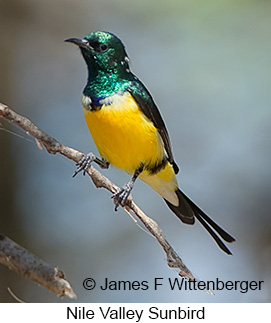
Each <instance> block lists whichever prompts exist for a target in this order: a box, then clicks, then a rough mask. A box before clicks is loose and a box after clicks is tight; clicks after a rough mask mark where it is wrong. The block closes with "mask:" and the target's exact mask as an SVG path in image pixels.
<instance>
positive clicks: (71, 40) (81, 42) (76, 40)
mask: <svg viewBox="0 0 271 323" xmlns="http://www.w3.org/2000/svg"><path fill="white" fill-rule="evenodd" d="M64 41H65V42H67V43H73V44H75V45H77V46H78V47H80V48H85V49H93V48H92V47H91V46H90V45H89V42H88V41H87V40H86V39H85V38H82V39H80V38H69V39H66V40H64Z"/></svg>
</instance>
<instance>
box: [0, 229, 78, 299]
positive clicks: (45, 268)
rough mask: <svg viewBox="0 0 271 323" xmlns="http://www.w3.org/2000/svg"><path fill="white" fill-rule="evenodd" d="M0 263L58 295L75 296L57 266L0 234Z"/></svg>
mask: <svg viewBox="0 0 271 323" xmlns="http://www.w3.org/2000/svg"><path fill="white" fill-rule="evenodd" d="M0 263H2V264H3V265H6V266H7V267H9V268H10V269H12V270H14V271H17V272H18V273H20V274H21V275H23V276H24V277H26V278H29V279H31V280H33V281H34V282H36V283H38V284H40V285H42V286H44V287H46V288H47V289H49V290H51V291H52V292H54V293H56V294H57V295H58V296H60V297H62V296H68V297H70V298H76V295H75V293H74V291H73V290H72V287H71V285H70V283H69V282H68V281H67V280H66V279H65V277H64V274H63V272H62V271H61V270H59V269H58V268H57V267H53V266H51V265H49V264H47V263H46V262H44V261H43V260H41V259H39V258H38V257H36V256H35V255H33V254H32V253H31V252H29V251H28V250H26V249H24V248H23V247H21V246H19V245H18V244H17V243H16V242H14V241H13V240H11V239H9V238H8V237H6V236H4V235H2V234H0Z"/></svg>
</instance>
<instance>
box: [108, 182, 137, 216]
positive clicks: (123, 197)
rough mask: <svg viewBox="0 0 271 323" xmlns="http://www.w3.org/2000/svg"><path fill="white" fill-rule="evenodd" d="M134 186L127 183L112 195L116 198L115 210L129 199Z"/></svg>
mask: <svg viewBox="0 0 271 323" xmlns="http://www.w3.org/2000/svg"><path fill="white" fill-rule="evenodd" d="M131 190H132V187H131V185H129V183H128V184H125V185H124V186H123V187H121V188H120V189H119V190H118V191H117V192H116V193H114V194H113V195H112V198H113V199H114V200H115V211H117V210H118V207H119V206H120V205H121V206H123V205H124V203H125V202H126V201H127V199H128V197H129V195H130V193H131Z"/></svg>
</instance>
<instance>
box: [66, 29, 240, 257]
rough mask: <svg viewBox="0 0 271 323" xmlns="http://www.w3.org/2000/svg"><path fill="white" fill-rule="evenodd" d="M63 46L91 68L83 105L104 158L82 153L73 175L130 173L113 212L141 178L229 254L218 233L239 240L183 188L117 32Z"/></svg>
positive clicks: (160, 127) (149, 98) (162, 132)
mask: <svg viewBox="0 0 271 323" xmlns="http://www.w3.org/2000/svg"><path fill="white" fill-rule="evenodd" d="M65 42H69V43H73V44H75V45H77V46H78V47H79V49H80V51H81V54H82V56H83V58H84V60H85V63H86V65H87V70H88V79H87V84H86V86H85V88H84V90H83V94H82V98H81V103H82V107H83V112H84V117H85V120H86V123H87V126H88V128H89V131H90V133H91V135H92V138H93V140H94V143H95V145H96V146H97V149H98V151H99V154H100V158H99V157H96V156H95V155H94V154H92V153H89V154H86V155H84V156H83V157H82V159H81V160H80V161H79V163H78V164H77V169H76V171H75V173H74V176H75V175H77V174H78V173H79V172H80V171H83V172H84V173H85V171H86V169H87V168H89V167H90V165H91V163H92V162H96V163H97V164H98V165H99V166H100V167H102V168H108V167H109V165H112V166H115V167H116V168H119V169H121V170H123V171H126V172H127V173H128V174H130V175H131V179H130V181H129V182H128V183H127V184H125V185H123V187H121V188H120V189H118V191H117V192H116V193H115V194H113V197H114V200H115V210H117V209H118V207H119V205H124V204H125V202H126V201H127V199H128V197H129V195H130V193H131V191H132V189H133V187H134V184H135V182H136V179H137V178H139V179H141V180H142V181H143V182H145V183H147V184H148V185H149V186H150V187H151V188H152V189H154V190H155V191H156V192H157V193H158V194H159V195H161V196H162V197H163V199H164V201H165V202H166V204H167V205H168V207H169V208H170V209H171V211H173V213H175V215H176V216H177V217H178V218H179V219H180V220H181V221H182V222H183V223H186V224H190V225H191V224H194V222H195V218H196V219H197V220H198V221H199V222H200V223H201V224H202V225H203V227H204V228H205V229H206V230H207V231H208V232H209V234H210V235H211V236H212V237H213V239H214V240H215V242H216V243H217V245H218V246H219V247H220V248H221V249H222V250H223V251H224V252H225V253H226V254H228V255H231V254H232V253H231V251H230V250H229V249H228V247H227V246H226V245H225V244H224V243H223V242H222V240H221V239H220V238H219V237H218V235H219V236H220V237H221V238H222V239H223V240H224V241H226V242H233V241H235V239H234V238H233V237H232V236H231V235H230V234H229V233H227V232H226V231H225V230H224V229H222V228H221V227H220V226H219V225H218V224H216V223H215V222H214V221H213V220H212V219H211V218H210V217H209V216H207V214H206V213H204V212H203V211H202V210H201V209H200V208H199V207H198V206H197V205H196V204H195V203H194V202H193V201H192V200H191V199H190V198H189V197H188V196H187V195H185V194H184V193H183V192H182V191H181V189H180V188H179V186H178V182H177V179H176V175H177V174H178V172H179V167H178V166H177V164H176V162H175V160H174V157H173V152H172V146H171V142H170V137H169V133H168V131H167V129H166V125H165V122H164V120H163V118H162V116H161V113H160V112H159V110H158V108H157V105H156V104H155V102H154V100H153V98H152V96H151V94H150V92H149V91H148V90H147V88H146V87H145V86H144V84H143V83H142V82H141V81H140V80H139V79H138V78H137V77H136V76H135V75H134V74H133V73H132V72H131V70H130V59H129V58H128V55H127V53H126V49H125V47H124V45H123V43H122V41H121V40H120V39H119V38H118V37H117V36H115V35H114V34H113V33H110V32H105V31H96V32H91V33H89V34H88V35H86V36H85V37H84V38H69V39H66V40H65ZM214 230H215V231H216V233H215V231H214ZM217 234H218V235H217Z"/></svg>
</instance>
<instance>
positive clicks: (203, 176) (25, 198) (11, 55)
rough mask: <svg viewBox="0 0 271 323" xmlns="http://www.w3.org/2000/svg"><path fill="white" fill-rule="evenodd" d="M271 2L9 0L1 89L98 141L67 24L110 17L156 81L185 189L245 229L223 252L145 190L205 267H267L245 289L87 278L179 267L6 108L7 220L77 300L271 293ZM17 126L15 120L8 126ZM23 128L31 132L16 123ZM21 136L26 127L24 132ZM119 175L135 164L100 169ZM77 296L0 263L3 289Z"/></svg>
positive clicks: (249, 272)
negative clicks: (120, 284) (89, 282)
mask: <svg viewBox="0 0 271 323" xmlns="http://www.w3.org/2000/svg"><path fill="white" fill-rule="evenodd" d="M270 8H271V3H270V1H267V0H266V1H265V0H227V1H226V0H222V1H215V0H212V1H211V0H206V1H200V0H190V1H184V0H175V1H174V0H169V1H158V0H155V1H154V0H149V1H146V0H144V1H143V0H137V1H127V0H126V1H124V0H116V1H109V0H107V1H106V0H88V1H86V0H84V1H83V0H76V1H75V0H74V1H72V0H54V1H53V0H48V1H35V0H13V1H9V0H6V1H4V0H1V1H0V27H1V33H0V37H1V38H0V49H1V51H0V55H1V60H0V71H1V78H0V83H1V84H0V100H1V102H3V103H6V104H8V105H9V106H10V107H12V108H14V109H15V110H16V111H18V112H19V113H21V114H23V115H26V116H28V117H29V118H30V119H31V120H32V121H33V122H35V123H36V124H37V125H38V126H39V127H41V129H43V130H44V131H46V132H48V133H49V134H51V135H52V136H53V137H55V138H57V139H58V140H60V141H61V142H63V143H64V144H66V145H69V146H72V147H74V148H76V149H78V150H81V151H84V152H89V151H92V152H94V153H97V150H96V148H95V146H94V143H93V141H92V139H91V136H90V134H89V132H88V129H87V126H86V124H85V120H84V118H83V113H82V109H81V105H80V98H81V92H82V89H83V87H84V86H85V82H86V77H87V76H86V67H85V63H84V62H83V59H82V57H81V55H80V51H79V50H77V49H76V47H75V46H72V45H70V44H67V43H64V40H65V39H67V38H69V37H83V36H85V35H86V34H88V33H89V32H91V31H96V30H106V31H110V32H113V33H115V34H116V35H118V36H119V37H120V38H121V39H122V40H123V42H124V44H125V45H126V49H127V52H128V55H129V56H130V59H131V69H132V71H133V72H134V73H135V74H136V75H137V76H138V77H139V78H140V79H141V80H142V81H143V83H144V84H145V85H146V86H147V88H148V89H149V90H150V92H151V93H152V95H153V97H154V99H155V101H156V103H157V105H158V106H159V109H160V111H161V113H162V115H163V117H164V119H165V122H166V124H167V128H168V130H169V133H170V136H171V140H172V144H173V150H174V155H175V159H176V161H177V163H178V164H179V166H180V168H181V173H180V174H179V175H178V180H179V184H180V186H181V188H182V189H183V190H184V191H185V192H186V194H188V195H189V196H190V197H191V198H192V199H193V200H194V201H195V202H196V203H197V204H198V205H199V206H201V207H202V208H203V209H204V210H205V211H206V212H207V213H208V214H209V215H210V216H211V217H212V218H213V219H214V220H215V221H217V222H218V223H219V224H220V225H221V226H223V227H224V228H225V229H226V230H227V231H229V232H230V233H231V234H232V235H233V236H235V237H236V239H237V241H236V242H235V243H234V244H232V245H230V248H231V250H232V252H233V254H234V255H233V256H232V257H229V256H226V255H225V254H224V253H222V252H221V251H220V250H219V248H217V246H216V245H215V243H214V242H213V240H212V239H211V237H210V236H209V235H208V234H207V233H206V232H205V230H204V229H203V228H202V227H201V225H200V224H198V223H197V224H196V225H195V226H187V225H184V224H182V223H181V222H180V221H179V220H178V219H177V218H176V217H175V216H174V215H173V214H172V213H171V212H170V211H169V209H168V208H167V206H166V205H165V203H164V202H163V200H162V199H161V198H160V197H159V196H158V195H157V194H156V193H155V192H153V191H152V190H151V189H150V188H148V187H147V186H146V185H145V184H144V183H141V182H137V183H136V185H135V189H134V191H133V197H134V199H135V201H136V202H137V203H138V204H139V205H140V206H141V207H142V209H143V210H144V211H145V212H146V213H147V214H148V215H150V216H151V217H153V218H154V219H156V220H157V221H158V223H159V224H160V226H161V228H162V229H163V232H164V234H165V236H166V238H167V239H168V240H169V241H170V242H171V243H172V245H173V246H174V248H175V249H176V251H177V252H178V253H179V254H180V256H181V257H182V258H183V260H184V262H185V264H186V265H187V266H188V267H189V268H190V269H191V270H192V272H193V273H194V274H195V275H196V277H198V278H199V279H201V280H213V279H215V278H216V277H218V278H219V279H221V280H224V281H226V280H257V281H258V280H264V281H265V283H264V288H263V290H262V291H250V292H248V293H240V292H235V291H222V292H217V293H216V296H214V297H212V296H210V295H209V294H207V293H206V292H202V291H199V292H192V291H187V292H179V291H170V290H169V288H168V287H166V286H164V287H162V288H161V289H160V290H157V291H154V290H153V288H150V289H149V290H147V291H142V290H138V291H102V290H99V289H95V290H93V291H86V290H84V289H83V287H82V282H83V280H84V279H85V278H87V277H92V278H94V279H95V280H96V281H97V284H102V282H103V280H104V278H105V277H107V278H109V279H111V280H130V281H132V280H138V281H142V280H147V281H149V282H150V284H151V282H152V281H153V279H154V277H164V278H165V279H167V278H175V277H177V271H175V270H173V269H170V268H168V267H167V265H166V260H165V256H164V254H163V251H162V250H161V248H160V246H158V244H157V243H156V241H155V240H154V239H153V238H151V237H150V236H149V235H148V234H146V233H145V232H144V231H143V230H141V229H140V228H139V227H138V226H137V225H135V223H134V222H133V221H132V220H131V219H130V217H129V216H127V214H126V213H125V212H124V211H123V210H119V211H118V212H117V213H116V212H114V207H113V205H112V201H111V199H110V195H109V193H108V192H107V191H105V190H97V189H95V188H94V187H93V185H92V183H91V181H90V180H89V178H88V177H83V176H81V175H80V176H77V177H76V178H72V174H73V172H74V170H75V165H74V164H73V163H72V162H71V161H68V160H66V159H65V158H64V157H61V156H50V155H49V154H47V153H46V152H44V151H40V150H39V149H37V146H36V144H35V142H34V140H33V139H32V138H31V137H28V136H27V135H26V134H25V133H23V132H22V131H21V130H20V129H18V128H16V127H15V126H14V125H11V124H9V123H7V122H5V121H3V120H0V228H1V229H0V231H1V232H4V233H5V234H7V235H8V236H9V237H10V238H12V239H13V240H15V241H17V242H18V243H20V244H21V245H23V246H24V247H26V248H28V249H29V250H30V251H32V252H33V253H35V254H37V255H38V256H39V257H41V258H42V259H44V260H45V261H47V262H49V263H51V264H53V265H57V266H59V267H60V268H61V269H62V270H63V271H64V272H65V274H66V276H67V278H68V280H69V281H70V282H71V284H72V286H73V288H74V290H75V292H76V293H77V295H78V299H77V301H79V302H270V301H271V224H270V186H271V185H270V184H271V178H270V177H271V174H270V155H271V154H270V121H271V109H270V102H271V97H270V52H271V43H270V29H271V28H270V27H271V26H270ZM9 131H11V133H10V132H9ZM14 133H16V134H19V135H20V136H17V135H15V134H14ZM21 136H22V137H21ZM102 172H103V173H104V174H105V175H106V176H108V177H109V178H110V179H111V180H113V181H114V182H115V183H116V184H118V185H123V183H125V182H127V180H128V179H129V176H128V175H127V174H125V173H122V172H121V171H119V170H116V169H113V168H110V170H104V171H102ZM7 287H10V288H11V290H12V291H13V292H14V293H15V294H16V295H17V296H18V297H20V298H21V299H23V300H24V301H26V302H67V301H69V300H68V299H67V298H64V299H59V298H57V297H56V296H55V295H54V294H53V293H51V292H48V291H47V290H45V289H44V288H43V287H39V286H37V285H36V284H35V283H32V282H31V281H28V280H26V279H24V278H22V277H20V276H19V275H18V274H16V273H14V272H12V271H10V270H8V269H7V268H6V267H4V266H2V265H1V266H0V301H2V302H14V301H15V300H14V299H13V298H12V297H11V296H10V294H9V293H8V291H7Z"/></svg>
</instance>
